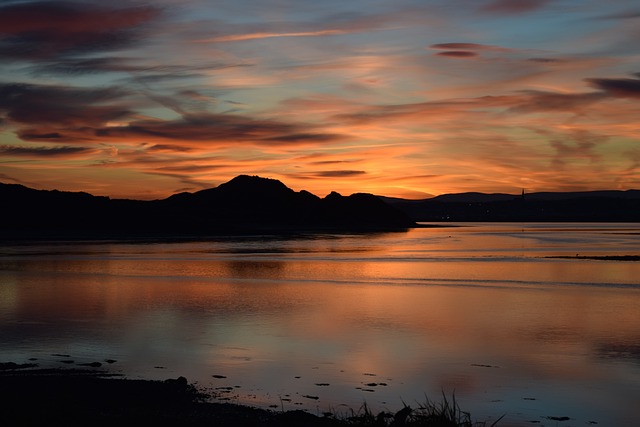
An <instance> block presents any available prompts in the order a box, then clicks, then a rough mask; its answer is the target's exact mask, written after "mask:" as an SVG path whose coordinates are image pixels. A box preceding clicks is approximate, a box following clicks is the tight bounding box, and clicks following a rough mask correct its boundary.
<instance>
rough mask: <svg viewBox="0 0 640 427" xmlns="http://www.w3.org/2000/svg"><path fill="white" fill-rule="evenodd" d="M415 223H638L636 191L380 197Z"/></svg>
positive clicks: (639, 211)
mask: <svg viewBox="0 0 640 427" xmlns="http://www.w3.org/2000/svg"><path fill="white" fill-rule="evenodd" d="M382 199H383V200H385V201H386V202H387V203H388V204H390V205H392V206H395V207H397V208H398V209H400V210H402V211H403V212H405V213H406V214H407V215H408V216H409V217H411V219H413V220H414V221H419V222H429V221H475V222H478V221H560V222H640V190H626V191H617V190H604V191H581V192H539V193H528V194H520V195H513V194H502V193H495V194H484V193H475V192H471V193H458V194H443V195H440V196H436V197H433V198H429V199H423V200H404V199H393V198H386V197H383V198H382Z"/></svg>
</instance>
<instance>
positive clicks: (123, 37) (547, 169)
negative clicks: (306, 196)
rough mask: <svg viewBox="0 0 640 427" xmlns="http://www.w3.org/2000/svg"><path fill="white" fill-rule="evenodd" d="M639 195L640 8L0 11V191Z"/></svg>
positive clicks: (182, 0) (27, 4) (287, 2)
mask: <svg viewBox="0 0 640 427" xmlns="http://www.w3.org/2000/svg"><path fill="white" fill-rule="evenodd" d="M240 174H249V175H259V176H263V177H268V178H274V179H279V180H281V181H282V182H283V183H285V184H286V185H287V186H289V187H290V188H292V189H294V190H296V191H299V190H303V189H304V190H308V191H310V192H312V193H314V194H316V195H318V196H321V197H322V196H324V195H326V194H328V193H329V192H331V191H337V192H339V193H341V194H344V195H348V194H351V193H355V192H368V193H373V194H378V195H385V196H394V197H405V198H412V199H420V198H426V197H430V196H433V195H439V194H445V193H460V192H467V191H480V192H487V193H493V192H503V193H511V194H520V192H521V191H522V190H523V189H524V190H525V191H527V192H535V191H585V190H602V189H619V190H626V189H632V188H636V189H637V188H640V4H639V3H638V2H637V1H635V0H608V1H607V2H602V1H600V0H351V1H344V0H341V1H335V0H323V1H317V0H313V1H311V0H253V1H249V0H232V1H226V0H219V1H212V0H154V1H152V2H151V1H148V2H143V1H136V0H110V1H108V2H105V1H102V0H96V1H94V0H85V1H71V0H69V1H58V0H53V1H46V0H43V1H30V0H15V1H14V0H1V1H0V182H4V183H17V184H23V185H26V186H29V187H32V188H37V189H48V190H52V189H58V190H64V191H86V192H89V193H91V194H94V195H104V196H110V197H115V198H135V199H157V198H164V197H168V196H169V195H171V194H174V193H177V192H182V191H189V192H193V191H198V190H201V189H205V188H212V187H215V186H217V185H219V184H221V183H223V182H226V181H229V180H230V179H232V178H233V177H235V176H237V175H240Z"/></svg>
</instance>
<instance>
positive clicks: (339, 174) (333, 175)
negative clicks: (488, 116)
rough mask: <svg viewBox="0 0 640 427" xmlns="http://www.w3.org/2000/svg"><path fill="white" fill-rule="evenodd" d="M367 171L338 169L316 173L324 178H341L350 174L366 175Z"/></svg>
mask: <svg viewBox="0 0 640 427" xmlns="http://www.w3.org/2000/svg"><path fill="white" fill-rule="evenodd" d="M364 174H366V172H365V171H355V170H337V171H322V172H316V173H314V175H315V176H317V177H322V178H341V177H348V176H356V175H364Z"/></svg>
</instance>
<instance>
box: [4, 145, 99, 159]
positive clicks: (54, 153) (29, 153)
mask: <svg viewBox="0 0 640 427" xmlns="http://www.w3.org/2000/svg"><path fill="white" fill-rule="evenodd" d="M93 152H95V149H93V148H86V147H66V146H63V147H18V146H15V145H0V155H5V156H16V157H69V156H75V155H78V154H90V153H93Z"/></svg>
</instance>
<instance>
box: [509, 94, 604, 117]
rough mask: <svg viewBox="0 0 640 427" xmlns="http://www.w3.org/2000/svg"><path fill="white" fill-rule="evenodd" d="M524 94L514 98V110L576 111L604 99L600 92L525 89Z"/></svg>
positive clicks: (519, 111)
mask: <svg viewBox="0 0 640 427" xmlns="http://www.w3.org/2000/svg"><path fill="white" fill-rule="evenodd" d="M522 94H523V96H521V97H516V98H513V101H514V102H515V105H514V106H512V107H511V108H510V111H512V112H518V113H532V112H540V111H576V110H579V109H581V108H583V107H586V106H587V105H589V104H592V103H594V102H597V101H600V100H602V99H604V96H603V94H602V93H600V92H587V93H556V92H543V91H525V92H522Z"/></svg>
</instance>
